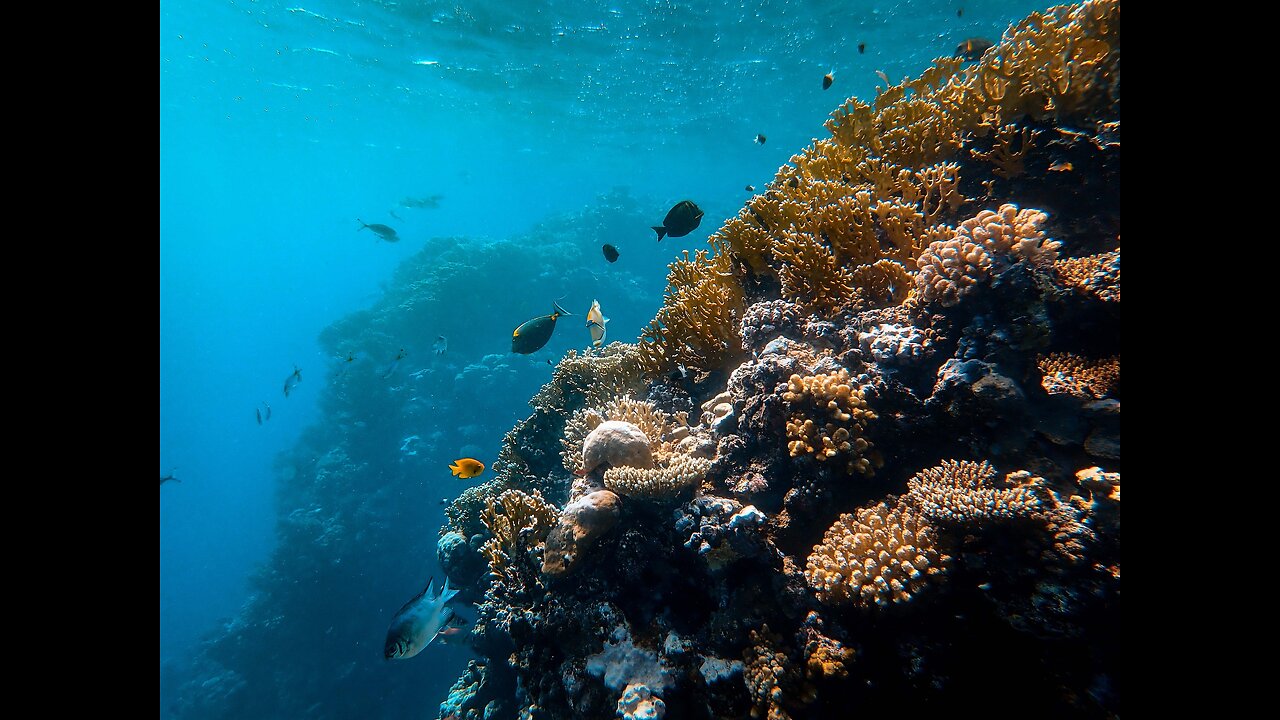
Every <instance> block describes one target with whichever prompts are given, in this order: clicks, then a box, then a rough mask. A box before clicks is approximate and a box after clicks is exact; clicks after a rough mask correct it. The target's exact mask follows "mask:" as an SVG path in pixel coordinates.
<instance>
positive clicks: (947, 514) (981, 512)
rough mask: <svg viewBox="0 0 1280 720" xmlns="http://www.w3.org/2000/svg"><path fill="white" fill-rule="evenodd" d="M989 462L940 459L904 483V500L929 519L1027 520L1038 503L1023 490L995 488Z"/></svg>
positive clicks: (1019, 488) (1028, 491) (1033, 496)
mask: <svg viewBox="0 0 1280 720" xmlns="http://www.w3.org/2000/svg"><path fill="white" fill-rule="evenodd" d="M995 479H996V470H995V468H993V467H991V463H989V462H987V461H985V460H984V461H982V462H980V463H976V462H970V461H968V460H960V461H956V460H943V461H942V464H941V465H938V466H936V467H931V468H928V469H926V470H921V471H920V472H918V473H916V474H915V476H914V477H912V478H911V479H910V480H908V481H907V487H908V488H910V491H909V494H908V495H907V498H908V499H909V500H910V501H911V502H913V503H914V504H915V505H916V506H917V507H919V508H920V511H921V512H922V513H924V516H925V517H927V518H929V519H930V520H934V521H939V522H947V523H967V522H973V521H974V520H987V519H992V518H1016V517H1028V516H1030V515H1032V514H1033V513H1035V512H1036V511H1038V510H1039V507H1040V500H1039V498H1038V497H1037V496H1036V494H1035V493H1033V492H1032V491H1031V490H1030V489H1028V488H1026V487H1021V486H1017V487H1006V488H1002V487H998V486H997V484H996V482H995Z"/></svg>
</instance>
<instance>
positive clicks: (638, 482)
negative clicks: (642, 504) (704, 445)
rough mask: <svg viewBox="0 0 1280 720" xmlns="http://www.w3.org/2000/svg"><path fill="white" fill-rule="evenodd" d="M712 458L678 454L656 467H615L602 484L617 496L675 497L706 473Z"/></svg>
mask: <svg viewBox="0 0 1280 720" xmlns="http://www.w3.org/2000/svg"><path fill="white" fill-rule="evenodd" d="M710 467H711V461H709V460H706V459H703V458H697V457H692V456H689V455H677V456H675V458H674V459H673V460H672V461H671V462H670V463H669V464H667V465H665V466H663V467H657V468H648V469H642V468H633V467H616V468H610V469H609V470H606V471H605V473H604V485H605V487H607V488H609V489H610V490H613V491H614V492H616V493H618V494H619V495H623V496H626V497H628V498H637V499H642V500H651V501H666V500H675V499H676V498H677V496H678V495H679V493H680V491H682V490H684V489H686V488H689V487H693V486H694V485H696V484H697V483H698V482H699V481H700V480H702V478H703V477H704V476H705V475H706V474H707V469H708V468H710Z"/></svg>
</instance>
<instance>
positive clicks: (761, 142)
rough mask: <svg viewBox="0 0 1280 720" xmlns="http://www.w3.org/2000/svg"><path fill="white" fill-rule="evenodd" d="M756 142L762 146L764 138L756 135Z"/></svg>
mask: <svg viewBox="0 0 1280 720" xmlns="http://www.w3.org/2000/svg"><path fill="white" fill-rule="evenodd" d="M756 142H758V143H760V144H761V145H763V144H764V136H763V135H756Z"/></svg>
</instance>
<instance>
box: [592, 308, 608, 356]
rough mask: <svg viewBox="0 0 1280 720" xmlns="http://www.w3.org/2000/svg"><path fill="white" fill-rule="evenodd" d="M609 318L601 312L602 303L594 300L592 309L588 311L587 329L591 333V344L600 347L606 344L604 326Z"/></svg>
mask: <svg viewBox="0 0 1280 720" xmlns="http://www.w3.org/2000/svg"><path fill="white" fill-rule="evenodd" d="M607 322H609V318H607V317H605V316H604V313H602V312H600V301H599V300H592V301H591V309H590V310H588V311H587V329H589V330H590V331H591V344H592V345H595V346H596V347H600V346H601V345H603V344H604V326H605V323H607Z"/></svg>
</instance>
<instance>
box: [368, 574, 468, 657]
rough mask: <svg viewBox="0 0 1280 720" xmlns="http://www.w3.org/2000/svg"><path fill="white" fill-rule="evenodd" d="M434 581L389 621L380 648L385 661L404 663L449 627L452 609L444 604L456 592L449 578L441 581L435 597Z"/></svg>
mask: <svg viewBox="0 0 1280 720" xmlns="http://www.w3.org/2000/svg"><path fill="white" fill-rule="evenodd" d="M434 588H435V578H432V579H431V581H430V582H428V583H427V589H426V590H423V591H422V592H420V593H418V596H417V597H415V598H414V599H412V600H410V601H409V602H407V603H405V604H404V607H402V608H400V611H399V612H397V613H396V616H395V617H393V618H392V619H391V627H389V628H387V641H386V643H385V644H384V645H383V648H382V655H383V657H385V658H386V659H388V660H407V659H408V658H411V657H413V656H414V655H417V654H418V653H420V652H422V651H423V650H424V649H425V648H426V647H427V646H428V645H430V644H431V641H432V640H435V639H436V635H438V634H439V633H440V631H441V630H444V629H445V628H447V627H448V626H449V623H450V621H452V619H453V609H452V608H449V607H446V606H445V603H447V602H449V601H450V600H452V599H453V596H454V595H457V594H458V591H457V590H455V589H453V588H450V587H449V578H447V577H446V578H445V579H444V587H443V588H441V589H440V594H439V595H436V594H435V593H434V592H433V590H434Z"/></svg>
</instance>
